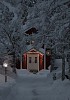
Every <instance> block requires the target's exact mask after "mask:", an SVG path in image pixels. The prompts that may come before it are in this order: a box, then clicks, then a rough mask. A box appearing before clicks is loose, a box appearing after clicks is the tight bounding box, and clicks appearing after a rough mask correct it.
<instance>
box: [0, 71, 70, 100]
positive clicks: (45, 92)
mask: <svg viewBox="0 0 70 100" xmlns="http://www.w3.org/2000/svg"><path fill="white" fill-rule="evenodd" d="M8 81H9V82H11V87H10V88H8V87H7V86H8V85H9V83H8V85H7V86H6V84H7V83H6V84H5V83H4V80H3V79H2V82H3V84H4V86H3V88H4V87H5V86H6V87H7V88H4V89H3V90H1V87H0V96H1V95H2V96H1V97H3V98H0V100H12V99H13V100H70V81H69V80H67V79H65V80H64V81H62V80H61V78H60V79H58V80H55V81H54V80H53V78H52V73H49V71H47V70H41V71H40V72H38V73H37V74H32V73H30V72H28V71H27V70H17V79H16V83H15V84H14V85H12V83H14V81H13V80H12V79H11V81H10V80H9V79H8ZM5 90H6V91H5ZM4 92H6V94H5V93H4Z"/></svg>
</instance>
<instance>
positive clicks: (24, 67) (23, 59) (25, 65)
mask: <svg viewBox="0 0 70 100" xmlns="http://www.w3.org/2000/svg"><path fill="white" fill-rule="evenodd" d="M22 69H27V54H24V55H23V56H22Z"/></svg>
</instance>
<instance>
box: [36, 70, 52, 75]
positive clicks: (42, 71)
mask: <svg viewBox="0 0 70 100" xmlns="http://www.w3.org/2000/svg"><path fill="white" fill-rule="evenodd" d="M49 73H50V70H44V69H42V70H41V71H39V72H38V73H37V76H47V75H48V74H49Z"/></svg>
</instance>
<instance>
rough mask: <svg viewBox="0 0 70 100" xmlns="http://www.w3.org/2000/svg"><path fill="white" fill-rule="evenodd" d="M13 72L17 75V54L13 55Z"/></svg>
mask: <svg viewBox="0 0 70 100" xmlns="http://www.w3.org/2000/svg"><path fill="white" fill-rule="evenodd" d="M12 70H13V72H14V73H16V57H15V52H14V53H13V69H12Z"/></svg>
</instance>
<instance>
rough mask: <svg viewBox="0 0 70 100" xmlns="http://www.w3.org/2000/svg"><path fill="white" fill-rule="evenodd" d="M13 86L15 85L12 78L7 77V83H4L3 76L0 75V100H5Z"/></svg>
mask: <svg viewBox="0 0 70 100" xmlns="http://www.w3.org/2000/svg"><path fill="white" fill-rule="evenodd" d="M13 85H15V80H14V79H13V78H11V77H9V76H7V82H5V76H4V75H1V74H0V100H5V98H6V97H7V96H8V94H9V92H10V90H11V88H12V86H13Z"/></svg>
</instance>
